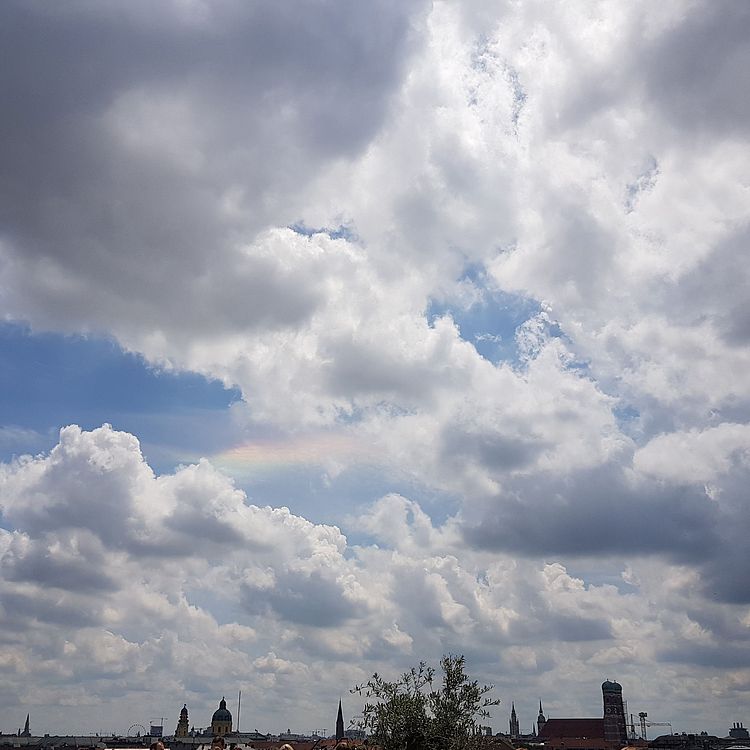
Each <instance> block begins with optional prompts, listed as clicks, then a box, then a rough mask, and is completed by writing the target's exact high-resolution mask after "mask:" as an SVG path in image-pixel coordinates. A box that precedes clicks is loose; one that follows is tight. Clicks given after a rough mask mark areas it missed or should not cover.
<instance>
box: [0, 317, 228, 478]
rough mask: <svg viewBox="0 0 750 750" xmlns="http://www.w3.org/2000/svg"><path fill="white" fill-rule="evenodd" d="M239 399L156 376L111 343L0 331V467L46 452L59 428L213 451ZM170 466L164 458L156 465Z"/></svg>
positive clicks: (195, 378)
mask: <svg viewBox="0 0 750 750" xmlns="http://www.w3.org/2000/svg"><path fill="white" fill-rule="evenodd" d="M239 399H240V393H239V391H237V390H234V389H229V390H228V389H226V388H224V386H223V385H222V384H221V383H219V382H218V381H209V380H206V379H205V378H204V377H202V376H201V375H197V374H195V373H188V372H181V373H171V372H164V371H161V370H158V369H155V368H153V367H151V366H149V365H148V364H147V363H146V362H145V360H144V359H143V358H142V357H140V356H138V355H136V354H130V353H128V352H125V351H123V350H122V349H121V348H120V346H119V345H118V344H117V343H116V342H115V341H113V340H112V339H107V338H99V337H88V336H86V337H84V336H63V335H61V334H57V333H32V332H31V331H30V330H29V329H28V328H27V327H25V326H21V325H17V324H12V323H5V324H2V325H0V428H2V430H3V440H2V441H0V459H2V460H8V459H9V458H10V457H12V456H13V455H18V454H19V453H25V452H29V451H31V452H37V451H41V450H47V449H49V448H51V447H52V446H53V445H54V444H55V443H56V442H57V432H58V430H59V429H60V427H62V426H64V425H67V424H73V423H75V424H78V425H80V426H81V427H82V428H83V429H87V430H88V429H93V428H95V427H99V426H100V425H101V424H102V423H104V422H109V423H111V424H112V425H113V426H114V427H115V428H116V429H122V430H127V431H128V432H132V433H133V434H135V435H138V436H139V437H140V438H141V440H142V441H143V443H144V445H148V444H149V443H153V444H156V443H158V444H160V445H163V446H167V445H174V446H182V447H184V448H185V449H186V450H187V449H189V450H190V451H195V452H200V451H202V450H203V451H206V450H208V449H209V448H210V449H211V450H215V448H216V445H215V442H214V441H215V440H216V439H218V436H219V434H221V432H223V430H224V427H225V426H226V422H227V421H228V419H229V416H228V415H229V406H230V405H231V404H232V403H233V402H235V401H238V400H239ZM34 433H36V434H37V436H38V437H37V440H36V441H34V439H33V434H34ZM35 442H36V443H37V444H33V443H35ZM157 453H158V451H157ZM149 458H152V457H151V456H150V457H149ZM169 460H170V459H168V457H167V453H166V452H164V453H163V455H162V456H161V460H158V461H157V464H161V463H163V461H166V462H167V464H169ZM154 468H156V469H157V470H158V469H159V468H164V467H163V466H161V467H159V466H158V465H157V466H155V467H154ZM170 468H171V466H170Z"/></svg>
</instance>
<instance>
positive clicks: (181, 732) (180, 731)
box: [174, 703, 189, 737]
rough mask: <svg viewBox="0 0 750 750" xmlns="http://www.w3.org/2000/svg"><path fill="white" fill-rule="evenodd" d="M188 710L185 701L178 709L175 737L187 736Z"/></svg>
mask: <svg viewBox="0 0 750 750" xmlns="http://www.w3.org/2000/svg"><path fill="white" fill-rule="evenodd" d="M188 726H189V724H188V710H187V703H186V704H185V705H184V706H183V707H182V711H180V720H179V721H178V722H177V729H175V732H174V736H175V737H187V736H188Z"/></svg>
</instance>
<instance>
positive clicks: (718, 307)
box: [666, 225, 750, 421]
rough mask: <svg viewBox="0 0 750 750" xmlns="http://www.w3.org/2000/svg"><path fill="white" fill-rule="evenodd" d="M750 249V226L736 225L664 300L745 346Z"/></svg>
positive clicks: (748, 340)
mask: <svg viewBox="0 0 750 750" xmlns="http://www.w3.org/2000/svg"><path fill="white" fill-rule="evenodd" d="M749 251H750V227H748V226H746V225H745V226H741V227H738V228H737V229H736V230H735V231H734V232H732V233H731V234H730V235H729V236H728V237H727V238H726V239H724V240H723V241H722V242H721V243H719V244H718V245H717V246H716V247H715V248H713V249H712V251H711V252H710V253H708V255H707V256H706V257H705V258H704V259H703V260H701V262H700V263H698V264H697V265H696V266H695V267H694V268H692V269H691V270H690V271H689V272H688V273H686V274H685V275H684V276H682V277H680V278H679V280H678V281H677V282H676V283H675V285H674V288H673V289H672V290H670V291H671V292H672V293H671V294H668V295H667V300H666V302H667V303H668V304H669V306H670V308H671V309H673V310H675V311H679V314H681V315H682V316H683V317H684V318H685V319H686V320H687V321H690V322H692V323H694V324H697V323H701V322H703V321H709V322H711V323H712V324H713V325H714V326H715V327H716V330H717V331H718V332H719V333H720V335H721V336H722V338H723V339H724V341H725V342H726V344H728V345H730V346H747V345H748V344H750V311H749V310H748V305H747V290H748V288H750V266H748V262H747V258H748V253H749ZM742 421H747V420H742Z"/></svg>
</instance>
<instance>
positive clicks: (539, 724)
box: [536, 700, 547, 734]
mask: <svg viewBox="0 0 750 750" xmlns="http://www.w3.org/2000/svg"><path fill="white" fill-rule="evenodd" d="M546 723H547V717H546V716H545V715H544V710H543V709H542V701H541V700H540V701H539V716H537V717H536V726H537V731H538V732H539V734H541V733H542V729H544V725H545V724H546Z"/></svg>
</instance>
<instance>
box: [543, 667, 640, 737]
mask: <svg viewBox="0 0 750 750" xmlns="http://www.w3.org/2000/svg"><path fill="white" fill-rule="evenodd" d="M602 702H603V712H602V713H603V717H602V718H601V719H545V718H544V714H543V713H542V706H541V702H540V704H539V717H540V719H542V722H541V723H539V722H538V726H539V734H538V739H539V741H540V742H543V743H544V747H545V750H571V749H572V748H576V750H619V748H622V747H624V746H626V745H627V744H628V734H627V726H626V723H625V707H624V704H623V701H622V685H620V684H619V683H618V682H610V681H609V680H606V681H605V682H603V683H602Z"/></svg>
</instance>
